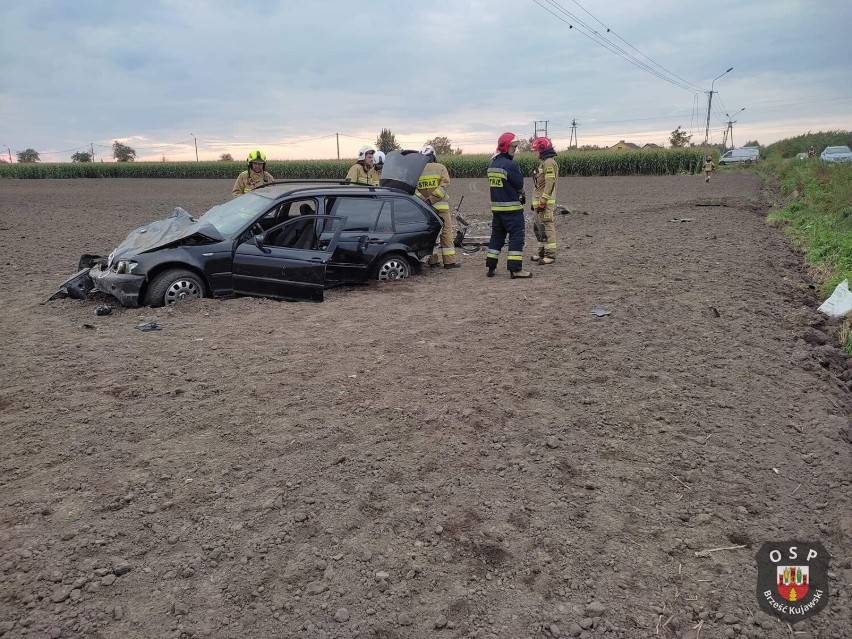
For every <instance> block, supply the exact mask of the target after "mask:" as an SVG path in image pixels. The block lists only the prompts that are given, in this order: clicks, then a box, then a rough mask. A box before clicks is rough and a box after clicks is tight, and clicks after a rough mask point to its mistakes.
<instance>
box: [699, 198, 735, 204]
mask: <svg viewBox="0 0 852 639" xmlns="http://www.w3.org/2000/svg"><path fill="white" fill-rule="evenodd" d="M695 206H728V204H727V203H726V202H725V200H723V199H718V198H710V197H706V198H699V200H698V201H697V202H696V203H695Z"/></svg>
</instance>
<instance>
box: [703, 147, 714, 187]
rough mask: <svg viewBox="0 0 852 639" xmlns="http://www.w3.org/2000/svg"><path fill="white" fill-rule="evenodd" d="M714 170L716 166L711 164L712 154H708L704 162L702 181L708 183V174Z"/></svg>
mask: <svg viewBox="0 0 852 639" xmlns="http://www.w3.org/2000/svg"><path fill="white" fill-rule="evenodd" d="M715 170H716V165H715V164H713V154H712V153H708V154H707V157H706V158H705V160H704V181H705V182H709V181H710V174H711V173H712V172H713V171H715Z"/></svg>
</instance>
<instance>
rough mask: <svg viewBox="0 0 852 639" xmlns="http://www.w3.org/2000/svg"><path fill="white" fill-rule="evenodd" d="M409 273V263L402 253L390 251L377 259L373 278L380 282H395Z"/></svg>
mask: <svg viewBox="0 0 852 639" xmlns="http://www.w3.org/2000/svg"><path fill="white" fill-rule="evenodd" d="M409 275H411V264H409V263H408V259H406V257H405V256H404V255H400V254H399V253H391V254H390V255H385V256H384V257H382V258H381V260H380V261H379V264H378V266H377V267H376V270H375V279H377V280H379V281H380V282H395V281H397V280H404V279H405V278H407V277H408V276H409Z"/></svg>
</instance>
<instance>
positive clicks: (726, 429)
mask: <svg viewBox="0 0 852 639" xmlns="http://www.w3.org/2000/svg"><path fill="white" fill-rule="evenodd" d="M486 184H487V183H486V182H485V180H456V181H454V183H453V185H452V194H453V204H454V205H455V203H456V202H458V200H459V198H460V196H461V195H464V196H465V199H464V203H463V208H462V212H463V213H464V215H465V216H467V217H469V218H470V219H472V220H475V221H478V227H479V228H480V229H481V228H484V227H485V226H486V223H487V220H488V219H489V217H490V215H489V214H488V213H487V211H488V206H487V187H486ZM230 186H231V182H230V181H216V180H206V181H205V180H69V181H58V180H57V181H51V180H31V181H18V180H0V252H2V255H0V330H2V335H3V337H2V340H0V364H2V368H0V371H2V372H0V375H2V378H0V379H2V388H0V635H2V636H3V638H4V639H6V638H7V637H38V638H42V637H97V638H116V639H117V638H126V637H134V638H135V637H175V638H177V637H217V638H218V637H222V638H227V637H233V638H258V637H288V638H289V637H300V638H316V637H326V638H344V637H345V638H353V637H362V638H377V639H378V638H383V639H388V638H398V639H407V638H420V637H437V638H440V637H447V638H467V637H480V638H482V637H499V638H501V639H514V638H526V637H576V636H578V637H585V638H591V637H594V638H598V637H612V638H616V637H619V638H625V639H628V638H629V639H633V638H651V637H669V638H674V637H689V638H692V639H713V638H722V637H725V638H727V637H766V638H772V639H777V638H779V637H792V638H793V639H809V638H820V639H829V638H831V639H837V638H842V637H852V621H850V619H852V616H850V615H851V614H852V613H850V610H852V586H850V583H851V582H852V494H850V479H852V455H850V453H852V446H851V445H850V439H852V433H850V418H849V416H850V414H851V413H852V391H851V390H850V388H852V361H850V360H848V359H847V358H846V357H845V356H844V355H843V353H842V351H840V350H838V349H836V348H835V345H836V344H837V343H838V342H837V331H838V326H837V325H836V324H833V323H831V322H828V321H826V319H825V318H824V317H823V316H821V315H820V314H819V313H818V312H817V311H816V305H817V300H816V298H815V292H814V290H813V286H810V281H809V280H808V277H807V275H806V274H805V272H804V270H803V267H802V262H801V260H800V258H799V256H797V254H796V253H795V252H794V251H793V250H792V249H791V248H789V246H788V245H787V243H786V242H785V240H784V238H783V236H782V234H781V231H780V229H778V228H774V227H771V226H768V225H767V224H766V222H765V217H766V213H767V207H768V204H767V202H766V199H767V195H766V194H765V193H764V192H763V186H762V184H761V182H760V181H759V179H758V178H756V177H754V176H752V175H749V174H745V173H737V172H723V173H722V174H720V175H717V176H714V178H713V182H712V183H710V184H705V183H704V181H703V178H702V177H698V176H675V177H671V176H669V177H631V178H582V179H573V178H564V179H561V180H560V183H559V201H560V202H561V203H564V204H568V205H569V206H570V207H571V208H572V213H571V214H569V215H562V216H558V219H557V230H558V234H559V254H558V260H557V262H556V263H555V264H553V265H550V266H537V265H534V264H532V263H531V262H529V261H527V262H526V264H527V265H528V267H529V268H530V269H532V270H533V271H534V273H535V276H534V278H533V279H531V280H511V279H510V278H509V277H508V274H507V273H506V271H505V270H504V268H503V264H501V267H500V270H498V273H497V277H495V278H493V279H486V277H485V268H484V259H485V256H484V253H483V252H478V253H473V254H469V255H462V256H461V263H462V265H463V267H462V268H461V269H457V270H453V271H445V270H443V269H440V270H438V271H429V270H428V269H426V271H425V272H424V273H423V274H422V275H420V276H416V277H412V278H410V279H408V280H406V281H403V282H398V283H389V284H379V283H378V282H375V283H372V284H370V285H366V286H358V287H350V288H343V289H335V290H332V291H329V292H328V293H327V296H326V301H325V302H323V303H322V304H311V303H287V302H275V301H270V300H263V299H249V298H243V299H225V300H217V299H205V300H201V301H199V302H193V303H187V304H183V305H178V306H176V307H172V308H161V309H148V308H144V309H124V308H121V307H117V308H115V310H114V311H113V313H112V314H111V315H109V316H104V317H99V316H96V315H95V309H96V307H97V306H99V305H100V304H102V303H103V300H87V301H83V302H81V301H75V300H67V299H66V300H60V301H56V302H51V303H48V304H42V302H43V301H44V300H45V299H46V298H47V297H48V296H49V295H50V294H51V293H52V292H53V291H54V290H55V289H56V286H57V285H58V284H59V283H60V282H61V281H62V280H64V279H65V278H66V277H68V276H69V275H70V274H71V273H73V272H74V270H75V267H76V264H77V260H78V258H79V256H80V255H81V254H82V253H99V254H103V255H105V254H107V253H108V252H109V251H111V250H112V249H113V248H114V247H115V246H116V245H117V244H118V243H119V241H120V240H122V239H123V238H124V236H125V235H126V233H127V232H128V231H129V230H131V229H132V228H135V227H136V226H139V225H141V224H142V223H145V222H147V221H150V220H153V219H158V218H162V217H164V216H165V215H167V214H168V213H169V212H170V211H171V210H172V208H173V207H174V206H176V205H180V206H183V207H184V208H186V209H187V210H188V211H190V212H191V213H193V214H200V213H201V212H203V211H204V210H206V209H207V208H209V207H210V206H212V205H214V204H216V203H218V202H220V201H223V200H224V199H227V198H228V197H229V189H230ZM528 191H530V189H529V187H528ZM708 198H710V199H708ZM702 203H703V204H707V203H715V204H721V206H696V205H697V204H702ZM685 220H688V221H685ZM533 242H534V238H533V237H532V231H531V229H528V238H527V246H528V247H530V246H532V244H533ZM529 254H531V250H530V249H529V248H528V250H527V255H529ZM598 305H600V306H603V307H605V308H606V309H607V310H609V311H611V314H610V315H606V316H603V317H596V316H594V315H592V314H590V311H591V309H592V308H594V307H596V306H598ZM149 320H155V321H156V322H158V323H159V324H160V325H161V326H162V330H161V331H158V332H141V331H139V330H136V326H137V325H138V324H140V323H142V322H146V321H149ZM785 540H802V541H820V542H822V543H823V544H824V545H825V547H826V548H827V549H828V550H829V551H830V552H831V553H832V560H831V566H830V571H831V572H830V594H829V595H828V596H829V603H828V606H827V608H826V609H825V610H824V611H823V612H822V613H820V614H819V615H817V616H816V617H813V618H812V619H810V620H808V621H806V622H803V623H801V624H799V625H797V626H796V627H795V628H791V627H790V626H788V625H787V624H786V623H782V622H781V621H779V620H777V619H774V618H772V617H769V616H767V615H766V614H764V613H762V612H760V611H759V610H758V603H757V596H756V593H755V587H756V565H755V559H754V556H755V553H756V552H757V549H758V548H759V547H760V545H761V544H763V543H764V542H766V541H785ZM711 549H713V550H714V551H713V552H710V553H703V552H701V551H705V550H711ZM717 549H722V550H717Z"/></svg>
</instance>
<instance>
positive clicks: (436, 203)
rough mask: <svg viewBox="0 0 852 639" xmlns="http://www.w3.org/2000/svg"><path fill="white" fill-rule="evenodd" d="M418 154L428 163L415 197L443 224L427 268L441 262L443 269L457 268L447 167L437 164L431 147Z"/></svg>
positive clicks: (427, 145)
mask: <svg viewBox="0 0 852 639" xmlns="http://www.w3.org/2000/svg"><path fill="white" fill-rule="evenodd" d="M420 153H421V154H422V155H425V156H426V157H427V158H429V163H428V164H427V165H426V166H425V167H424V168H423V172H422V173H421V174H420V179H419V180H417V190H416V191H415V195H417V197H419V198H420V199H421V200H423V201H424V202H426V203H427V204H428V205H429V206H431V207H432V208H433V209H435V212H436V213H437V214H438V215H439V216H440V218H441V220H442V221H443V222H444V228H443V229H442V230H441V236H440V237H439V239H438V244H437V245H436V246H435V250H434V251H433V253H432V255H430V256H429V266H432V267H438V266H440V265H441V262H443V263H444V268H459V267H460V266H461V264H458V263H456V247H455V245H454V244H453V235H454V234H453V218H452V216H451V215H450V196H449V194H448V193H447V187H449V186H450V173H449V171H447V167H445V166H444V165H443V164H441V163H440V162H438V159H437V157H436V156H435V149H434V148H433V147H432V146H431V145H429V144H426V145H424V147H423V148H422V149H420Z"/></svg>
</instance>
